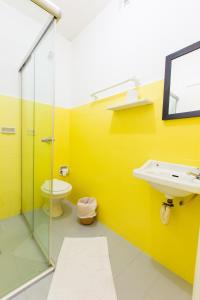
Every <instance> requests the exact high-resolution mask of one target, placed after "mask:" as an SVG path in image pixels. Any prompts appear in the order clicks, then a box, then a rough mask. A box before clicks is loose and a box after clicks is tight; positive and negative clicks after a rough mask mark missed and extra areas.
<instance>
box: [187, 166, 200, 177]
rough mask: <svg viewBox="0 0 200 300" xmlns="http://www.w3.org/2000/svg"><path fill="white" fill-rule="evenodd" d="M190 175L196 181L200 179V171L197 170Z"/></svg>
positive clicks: (189, 173)
mask: <svg viewBox="0 0 200 300" xmlns="http://www.w3.org/2000/svg"><path fill="white" fill-rule="evenodd" d="M187 174H188V175H191V176H194V177H195V178H196V179H200V169H199V168H197V169H196V170H195V171H194V172H188V173H187Z"/></svg>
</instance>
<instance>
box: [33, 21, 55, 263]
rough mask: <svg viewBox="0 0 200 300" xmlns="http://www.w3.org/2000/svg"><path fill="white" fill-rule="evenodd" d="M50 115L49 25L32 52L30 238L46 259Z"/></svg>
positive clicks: (51, 63)
mask: <svg viewBox="0 0 200 300" xmlns="http://www.w3.org/2000/svg"><path fill="white" fill-rule="evenodd" d="M53 114H54V26H53V25H52V26H51V27H50V28H49V30H48V32H47V33H46V34H45V36H44V37H43V39H42V40H41V42H40V43H39V45H38V47H37V48H36V50H35V145H34V149H35V150H34V237H35V238H36V240H37V242H38V243H39V245H40V247H41V249H42V250H43V252H44V254H45V255H46V256H47V257H49V248H50V246H49V244H50V221H51V219H50V212H51V184H52V176H53V140H54V139H53V134H54V133H53V131H54V128H53V119H54V116H53ZM44 187H45V188H44ZM46 187H48V190H46Z"/></svg>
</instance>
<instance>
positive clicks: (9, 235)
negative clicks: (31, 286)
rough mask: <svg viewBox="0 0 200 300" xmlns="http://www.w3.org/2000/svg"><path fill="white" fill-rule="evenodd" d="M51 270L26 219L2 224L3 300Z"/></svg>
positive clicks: (0, 276) (0, 293)
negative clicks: (34, 278)
mask: <svg viewBox="0 0 200 300" xmlns="http://www.w3.org/2000/svg"><path fill="white" fill-rule="evenodd" d="M47 268H48V263H47V261H46V259H45V257H44V256H43V254H42V253H41V251H40V249H39V248H38V246H37V244H36V243H35V241H34V240H33V238H32V236H31V235H30V232H29V230H28V228H27V225H26V223H25V221H24V219H23V217H22V216H17V217H13V218H10V219H7V220H3V221H0V297H1V296H3V295H5V294H7V293H8V292H10V291H11V290H12V289H13V288H17V287H19V286H20V285H22V284H24V283H25V282H26V281H27V280H30V279H32V278H33V277H34V276H37V275H39V274H40V273H41V272H43V271H45V270H46V269H47Z"/></svg>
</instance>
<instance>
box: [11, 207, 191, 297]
mask: <svg viewBox="0 0 200 300" xmlns="http://www.w3.org/2000/svg"><path fill="white" fill-rule="evenodd" d="M52 232H53V251H52V252H53V253H52V254H53V257H54V258H55V259H57V257H58V254H59V250H60V247H61V245H62V241H63V238H64V237H65V236H69V237H84V236H107V238H108V243H109V252H110V259H111V265H112V270H113V276H114V281H115V286H116V290H117V295H118V300H191V299H192V296H191V295H192V287H191V285H189V284H188V283H186V282H185V281H183V280H182V279H180V278H179V277H177V276H176V275H175V274H173V273H171V272H170V271H168V270H166V269H165V268H164V267H162V266H161V265H159V264H158V263H156V262H155V261H153V260H152V259H151V258H150V257H148V256H147V255H145V254H144V253H143V252H142V251H140V250H139V249H138V248H136V247H134V246H132V245H131V244H130V243H128V242H127V241H125V240H124V239H122V238H121V237H119V236H118V235H116V234H115V233H114V232H112V231H111V230H109V229H108V228H106V227H105V226H103V225H102V224H100V223H98V222H97V223H95V224H93V225H91V226H82V225H80V224H78V222H77V221H76V214H75V209H74V206H72V205H71V204H70V203H67V204H66V207H65V215H64V216H63V217H62V218H60V219H57V220H54V221H53V228H52ZM51 279H52V275H50V276H48V277H46V278H45V279H43V280H41V281H40V282H38V283H37V284H35V285H34V286H32V287H31V288H29V289H27V290H26V291H24V292H23V293H22V294H20V295H18V296H17V297H15V298H14V300H46V299H47V295H48V290H49V286H50V283H51ZM57 300H59V299H57ZM68 300H70V299H68ZM83 300H84V299H83Z"/></svg>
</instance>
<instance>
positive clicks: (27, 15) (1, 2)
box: [0, 0, 71, 107]
mask: <svg viewBox="0 0 200 300" xmlns="http://www.w3.org/2000/svg"><path fill="white" fill-rule="evenodd" d="M31 5H32V6H31ZM48 18H49V15H48V14H47V13H46V12H45V11H42V10H41V9H40V8H38V7H37V6H34V5H33V3H31V2H30V1H27V0H19V1H16V2H15V3H13V2H12V1H11V0H9V1H8V0H6V1H5V0H0V28H1V29H0V41H1V46H0V95H8V96H14V97H17V98H19V97H20V86H19V73H18V69H19V67H20V64H21V63H22V61H23V59H24V58H25V56H26V55H27V53H28V51H29V49H30V47H31V46H32V45H33V43H34V41H35V39H36V38H37V37H38V35H39V33H40V32H41V30H42V29H43V28H44V26H45V24H46V23H47V20H48ZM55 49H56V60H55V63H56V65H55V95H56V99H55V103H56V105H57V106H61V107H66V106H68V101H69V100H70V99H71V92H70V89H71V87H70V78H71V76H70V73H71V43H70V42H68V41H67V40H66V39H65V38H64V37H63V36H62V35H61V34H60V33H58V32H57V34H56V39H55ZM47 72H48V70H47ZM48 75H49V74H47V77H48ZM27 82H28V81H27ZM27 89H30V91H29V94H33V93H32V91H31V87H30V86H28V85H27Z"/></svg>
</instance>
